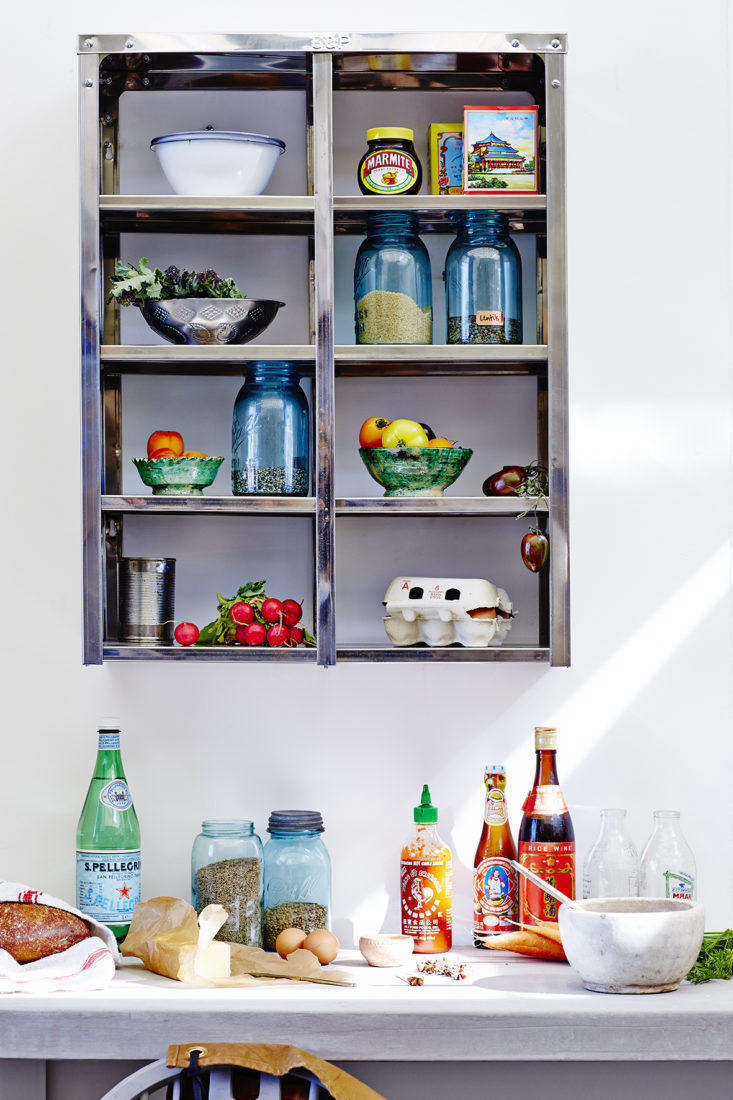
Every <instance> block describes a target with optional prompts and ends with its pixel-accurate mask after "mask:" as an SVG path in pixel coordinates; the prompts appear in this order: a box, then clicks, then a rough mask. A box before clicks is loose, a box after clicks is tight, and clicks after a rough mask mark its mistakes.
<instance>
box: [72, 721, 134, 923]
mask: <svg viewBox="0 0 733 1100" xmlns="http://www.w3.org/2000/svg"><path fill="white" fill-rule="evenodd" d="M139 901H140V826H139V825H138V821H137V814H136V813H135V807H134V806H133V804H132V795H131V794H130V788H129V787H128V786H127V779H126V778H125V770H124V768H123V767H122V756H121V754H120V724H119V722H118V721H117V719H114V718H109V719H104V720H103V722H102V723H101V725H100V727H99V743H98V749H97V762H96V764H95V765H94V775H93V776H92V780H91V782H90V784H89V790H88V791H87V797H86V800H85V802H84V808H83V810H82V811H81V817H80V818H79V824H78V825H77V828H76V905H77V908H78V909H80V910H81V911H82V913H86V914H87V916H90V917H94V919H95V920H98V921H99V922H100V923H101V924H106V925H107V926H108V928H110V930H111V931H112V932H113V933H114V935H115V937H116V939H117V941H118V943H120V942H122V940H123V939H124V938H125V936H126V935H127V931H128V929H129V927H130V921H131V920H132V913H133V910H134V908H135V906H136V905H137V903H138V902H139Z"/></svg>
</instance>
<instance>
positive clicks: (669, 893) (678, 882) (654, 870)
mask: <svg viewBox="0 0 733 1100" xmlns="http://www.w3.org/2000/svg"><path fill="white" fill-rule="evenodd" d="M639 892H640V894H641V897H643V898H681V899H682V900H684V901H696V900H697V867H696V865H695V857H694V855H693V854H692V848H690V845H689V844H688V843H687V841H686V840H685V838H684V836H683V835H682V830H681V828H680V812H679V810H655V811H654V832H653V833H652V835H651V836H650V837H649V840H648V841H647V843H646V847H645V848H644V851H643V852H642V854H641V876H640V891H639Z"/></svg>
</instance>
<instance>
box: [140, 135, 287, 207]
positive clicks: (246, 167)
mask: <svg viewBox="0 0 733 1100" xmlns="http://www.w3.org/2000/svg"><path fill="white" fill-rule="evenodd" d="M150 147H151V149H154V150H155V152H156V154H157V157H158V161H159V163H160V167H161V168H162V170H163V174H164V176H165V178H166V179H167V180H168V183H169V184H170V185H171V187H172V188H173V190H174V191H175V193H176V194H177V195H261V194H262V192H263V191H264V190H265V188H266V187H267V185H268V183H269V182H270V176H271V175H272V173H273V170H274V168H275V165H276V164H277V161H278V157H279V156H280V155H281V153H284V152H285V142H284V141H281V140H280V139H279V138H274V137H268V135H267V134H247V133H239V132H236V131H223V130H220V131H217V130H210V131H209V130H196V131H191V132H186V133H180V134H161V136H160V137H156V138H154V139H153V140H152V141H151V143H150Z"/></svg>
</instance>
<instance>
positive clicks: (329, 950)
mask: <svg viewBox="0 0 733 1100" xmlns="http://www.w3.org/2000/svg"><path fill="white" fill-rule="evenodd" d="M302 946H303V947H304V948H305V950H306V951H312V952H313V954H314V955H315V956H316V958H317V959H318V961H319V963H320V964H321V966H327V965H328V964H329V963H331V962H333V960H334V959H335V958H336V956H337V955H338V950H339V941H338V940H337V939H336V937H335V936H334V934H333V932H327V931H326V929H325V928H317V929H316V931H315V932H311V934H310V935H309V936H306V938H305V939H304V940H303V944H302Z"/></svg>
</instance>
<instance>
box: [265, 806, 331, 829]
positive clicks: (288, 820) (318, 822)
mask: <svg viewBox="0 0 733 1100" xmlns="http://www.w3.org/2000/svg"><path fill="white" fill-rule="evenodd" d="M267 831H268V833H300V832H311V833H322V832H323V831H324V829H323V816H322V815H321V814H320V813H318V811H317V810H273V811H272V813H271V814H270V820H269V821H268V823H267Z"/></svg>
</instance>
